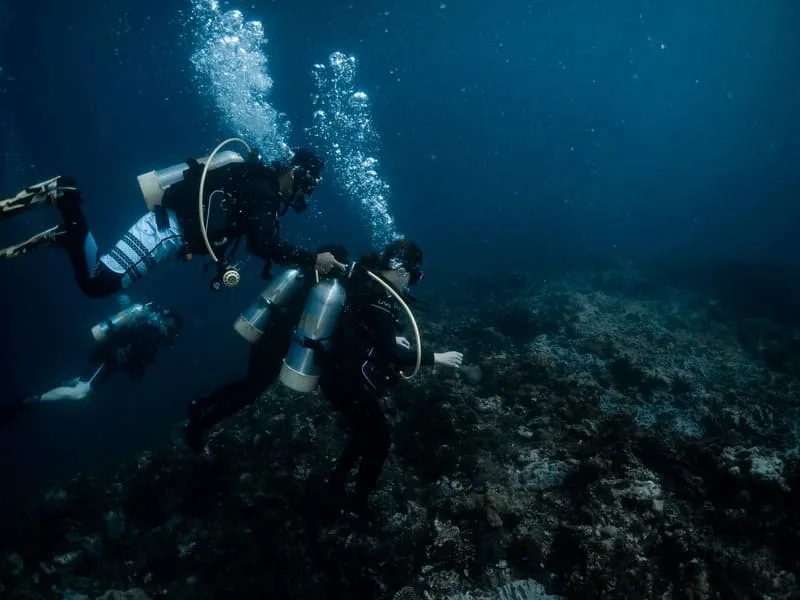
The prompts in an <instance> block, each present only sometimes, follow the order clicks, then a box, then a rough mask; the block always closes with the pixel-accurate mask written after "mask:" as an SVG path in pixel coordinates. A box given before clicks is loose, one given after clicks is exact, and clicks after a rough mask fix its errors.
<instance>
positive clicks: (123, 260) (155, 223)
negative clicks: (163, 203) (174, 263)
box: [99, 210, 184, 289]
mask: <svg viewBox="0 0 800 600" xmlns="http://www.w3.org/2000/svg"><path fill="white" fill-rule="evenodd" d="M162 217H163V219H162ZM183 249H184V242H183V233H182V230H181V227H180V224H179V223H178V218H177V216H176V215H175V213H174V212H173V211H171V210H166V211H164V213H163V215H157V214H156V213H155V212H148V213H146V214H145V215H144V216H142V217H141V218H140V219H139V220H138V221H136V223H134V224H133V225H132V226H131V227H130V229H128V231H127V232H126V233H125V234H124V235H123V236H122V238H121V239H120V240H119V241H118V242H117V243H116V244H115V245H114V247H113V248H111V250H109V251H108V252H107V253H105V254H103V255H102V256H101V257H100V258H99V264H100V265H102V267H101V268H105V269H106V270H108V271H109V272H111V273H113V274H114V275H116V276H117V277H118V278H119V279H120V289H123V288H127V287H129V286H130V285H132V284H133V283H134V282H136V281H138V280H139V279H142V278H143V277H144V276H145V275H147V274H148V273H149V272H150V271H151V270H152V269H153V268H154V267H155V266H156V265H159V264H161V263H164V262H167V261H169V260H172V259H174V258H176V257H177V256H179V255H181V254H183Z"/></svg>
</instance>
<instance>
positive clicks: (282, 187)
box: [0, 148, 343, 298]
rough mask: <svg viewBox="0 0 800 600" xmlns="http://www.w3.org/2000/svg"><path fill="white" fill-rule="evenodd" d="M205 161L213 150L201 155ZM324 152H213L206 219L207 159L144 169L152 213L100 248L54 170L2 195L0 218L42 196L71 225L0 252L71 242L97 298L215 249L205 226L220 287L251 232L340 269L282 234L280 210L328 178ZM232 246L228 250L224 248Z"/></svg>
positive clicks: (270, 244)
mask: <svg viewBox="0 0 800 600" xmlns="http://www.w3.org/2000/svg"><path fill="white" fill-rule="evenodd" d="M201 160H205V159H201ZM322 168H323V161H322V160H321V159H320V158H319V157H317V156H316V155H315V154H314V153H313V152H311V151H310V150H307V149H304V148H295V149H293V155H292V158H290V159H289V160H286V161H273V162H272V163H270V164H265V163H264V162H263V161H262V160H261V157H260V156H259V155H258V154H257V153H255V152H251V153H250V155H249V156H248V157H247V158H246V159H243V158H242V157H241V156H239V155H238V154H237V153H235V152H224V153H221V154H219V155H217V156H216V157H215V159H214V160H213V161H212V164H211V166H210V167H209V169H208V171H207V175H206V180H205V183H204V187H203V189H204V199H203V202H204V204H203V205H204V207H205V209H206V216H205V219H204V221H205V227H204V226H203V223H201V222H200V218H199V212H198V200H199V198H198V196H199V191H200V180H201V177H202V173H203V165H202V164H201V163H200V162H198V161H197V160H195V159H189V160H187V161H186V163H185V164H181V165H176V166H175V167H172V168H169V169H165V170H163V171H161V172H156V171H153V172H151V173H145V174H143V175H140V176H139V184H140V187H141V189H142V194H143V196H144V198H145V202H146V204H147V205H148V207H149V208H150V212H148V213H147V214H146V215H144V216H143V217H142V218H141V219H139V220H138V221H137V222H136V223H135V224H134V225H133V226H132V227H131V228H130V229H129V230H128V232H127V233H126V234H125V235H123V236H122V239H120V241H119V242H117V244H116V245H115V246H114V247H113V248H112V249H111V250H109V251H108V252H107V253H106V254H103V255H102V256H101V255H100V254H99V252H98V248H97V244H96V243H95V241H94V237H93V236H92V234H91V232H90V231H89V226H88V225H87V223H86V218H85V217H84V215H83V211H82V210H81V194H80V190H79V189H78V187H77V184H76V182H75V181H74V180H73V179H72V178H71V177H54V178H53V179H50V180H48V181H45V182H42V183H40V184H37V185H34V186H32V187H30V188H27V189H25V190H23V191H21V192H20V193H19V194H17V196H15V197H14V198H9V199H6V200H0V219H5V218H10V217H13V216H15V215H17V214H21V213H23V212H25V211H26V210H28V209H29V208H32V207H34V206H37V205H41V204H51V205H55V206H56V207H58V209H59V211H60V213H61V216H62V220H63V226H57V227H53V228H50V229H48V230H46V231H43V232H41V233H40V234H37V235H36V236H34V237H33V238H31V239H29V240H28V241H26V242H23V243H22V244H18V245H16V246H11V247H9V248H6V249H3V250H0V258H13V257H16V256H21V255H23V254H25V253H26V252H28V251H29V250H31V249H33V248H35V247H39V246H42V245H56V246H61V247H63V248H65V249H66V250H67V253H68V255H69V257H70V261H71V263H72V266H73V269H74V272H75V278H76V280H77V282H78V286H79V287H80V288H81V290H82V291H83V292H84V293H85V294H86V295H87V296H90V297H93V298H102V297H105V296H109V295H112V294H114V293H117V292H119V291H120V290H122V289H125V288H127V287H129V286H130V285H132V284H133V283H134V282H136V281H137V280H139V279H141V278H143V277H144V276H145V275H146V274H147V273H148V272H149V271H150V270H152V268H153V267H155V266H156V265H158V264H160V263H163V262H165V261H168V260H171V259H175V258H179V257H183V258H185V259H190V258H191V257H192V255H194V254H200V255H204V254H209V252H208V248H207V246H206V242H205V239H204V238H203V231H204V230H205V231H206V233H207V238H208V242H209V245H210V246H211V247H212V249H213V252H214V255H215V256H218V257H222V259H221V260H220V261H219V262H217V263H216V264H217V271H218V272H217V276H216V278H215V280H214V284H213V285H214V289H219V288H220V287H221V285H222V284H224V285H236V284H237V283H238V277H239V274H238V271H237V270H236V269H233V271H232V273H233V274H232V275H230V277H226V275H225V273H226V272H231V271H230V269H229V267H231V266H235V264H234V263H233V262H232V261H233V255H234V254H235V252H236V250H237V248H238V245H239V242H240V241H241V239H242V238H243V237H246V238H247V250H248V251H249V252H250V253H251V254H253V255H255V256H257V257H258V258H260V259H263V260H264V261H266V262H267V264H266V266H265V272H268V271H269V267H270V265H271V263H273V262H276V263H280V264H296V265H302V266H306V265H307V266H314V265H316V267H317V269H318V270H319V271H320V272H321V273H328V272H329V271H330V270H332V269H334V268H337V267H338V268H342V267H343V265H341V264H337V262H336V261H335V260H334V258H333V256H332V255H330V254H325V253H323V254H318V255H316V256H314V255H312V254H311V253H309V252H306V251H304V250H301V249H299V248H296V247H294V246H292V245H290V244H288V243H286V242H285V241H282V240H281V239H280V238H279V233H280V231H279V226H280V219H281V217H283V216H284V215H285V214H286V212H287V211H288V210H289V208H292V209H294V211H295V212H298V213H299V212H303V211H304V210H305V209H306V198H307V196H310V195H311V194H312V192H313V191H314V189H315V188H316V187H317V185H318V184H319V181H320V173H321V171H322ZM226 253H227V254H228V256H226Z"/></svg>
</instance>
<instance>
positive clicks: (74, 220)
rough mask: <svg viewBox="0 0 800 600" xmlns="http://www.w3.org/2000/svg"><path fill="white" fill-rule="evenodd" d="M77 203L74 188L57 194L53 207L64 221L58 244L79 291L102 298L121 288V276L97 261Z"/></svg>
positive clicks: (92, 238) (90, 233)
mask: <svg viewBox="0 0 800 600" xmlns="http://www.w3.org/2000/svg"><path fill="white" fill-rule="evenodd" d="M80 205H81V195H80V191H79V190H78V189H77V187H71V188H68V189H66V190H65V191H63V192H62V193H61V195H60V196H59V198H58V201H57V206H58V209H59V212H61V218H62V219H63V221H64V229H63V233H62V234H61V236H60V238H59V245H60V246H62V247H63V248H64V249H65V250H66V251H67V254H68V255H69V260H70V262H71V263H72V269H73V271H74V273H75V280H76V281H77V283H78V287H80V288H81V291H82V292H83V293H84V294H86V295H87V296H89V297H90V298H104V297H106V296H110V295H112V294H115V293H116V292H118V291H120V290H121V289H122V288H123V275H122V274H120V273H115V272H114V271H112V270H111V269H109V268H108V267H107V266H106V265H105V264H103V263H102V262H100V253H99V251H98V249H97V243H96V242H95V241H94V236H93V235H92V232H91V231H89V225H88V224H87V222H86V217H85V216H84V214H83V210H81V206H80Z"/></svg>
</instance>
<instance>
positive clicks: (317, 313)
mask: <svg viewBox="0 0 800 600" xmlns="http://www.w3.org/2000/svg"><path fill="white" fill-rule="evenodd" d="M346 299H347V294H346V292H345V289H344V286H343V285H342V284H341V283H339V282H338V281H337V280H336V279H329V280H326V281H320V282H319V283H317V284H316V285H315V286H314V287H313V288H312V289H311V292H310V293H309V295H308V300H306V305H305V308H304V310H303V316H302V317H301V318H300V322H299V323H298V324H297V327H296V329H295V335H294V340H293V341H292V345H291V346H290V347H289V352H288V353H287V354H286V358H284V359H283V365H282V366H281V373H280V380H281V383H283V385H285V386H286V387H288V388H290V389H292V390H295V391H296V392H311V391H313V390H314V388H316V387H317V382H318V381H319V375H320V370H319V365H318V364H317V361H316V356H315V351H316V350H317V349H319V348H325V347H326V346H327V345H328V343H329V340H330V337H331V335H333V332H334V330H335V329H336V324H337V323H338V321H339V315H341V313H342V309H343V308H344V303H345V300H346Z"/></svg>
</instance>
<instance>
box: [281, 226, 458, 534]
mask: <svg viewBox="0 0 800 600" xmlns="http://www.w3.org/2000/svg"><path fill="white" fill-rule="evenodd" d="M359 264H360V265H361V266H363V267H365V268H366V269H369V270H370V271H371V272H372V274H373V275H374V276H377V277H379V278H380V279H381V280H382V284H381V282H377V281H375V277H374V276H372V277H366V276H360V275H358V272H357V271H356V272H355V275H354V276H353V277H352V278H351V280H350V281H349V282H347V284H346V288H347V299H346V302H345V304H344V307H343V310H342V313H341V317H340V319H339V323H338V325H337V326H336V330H335V332H334V333H333V335H332V337H331V341H330V347H329V348H327V349H326V350H324V351H323V352H321V353H320V356H321V359H320V361H319V362H320V377H319V388H320V390H321V391H322V393H323V394H324V395H325V397H326V398H327V399H328V401H329V402H330V403H331V405H332V407H333V408H334V409H335V410H336V411H338V412H340V413H342V414H343V415H344V416H345V417H346V418H347V420H348V421H349V424H350V428H351V434H350V439H349V440H348V442H347V444H346V446H345V447H344V450H343V451H342V453H341V455H340V457H339V461H338V463H337V465H336V468H335V469H334V470H333V472H332V473H331V474H330V476H329V477H328V479H327V486H328V491H329V492H330V493H331V494H332V500H333V501H334V505H335V506H336V507H339V508H337V510H342V509H343V512H345V513H346V514H347V515H348V516H349V517H351V518H354V519H356V520H358V521H361V522H366V521H368V520H369V519H368V499H369V495H370V493H371V492H372V491H373V490H374V489H375V488H376V486H377V482H378V477H379V476H380V473H381V470H382V469H383V464H384V462H385V460H386V458H387V456H388V454H389V447H390V445H391V439H390V436H389V425H388V423H387V421H386V416H385V415H384V412H383V409H382V407H381V403H380V397H381V396H382V395H384V394H385V393H386V392H388V391H389V390H390V389H391V388H392V387H393V386H394V385H395V384H396V383H397V381H398V380H399V376H400V373H399V372H402V370H403V369H407V368H409V367H412V368H413V367H414V364H415V362H416V363H417V368H419V365H420V364H421V365H444V366H448V367H454V368H459V367H460V366H461V364H462V360H463V354H462V353H461V352H453V351H448V352H441V353H440V352H433V351H431V350H430V349H426V348H420V349H418V350H417V351H415V350H413V349H411V347H410V344H409V343H408V340H406V339H405V338H403V337H397V335H396V333H398V332H399V325H398V323H399V322H398V313H399V309H400V306H398V300H396V299H395V297H393V296H394V294H391V293H389V290H387V289H386V284H388V286H390V287H391V289H392V290H394V291H395V292H397V293H398V294H399V295H400V296H401V297H406V298H409V296H407V292H408V288H409V286H413V285H416V284H417V283H419V282H420V281H421V280H422V278H423V272H422V270H421V265H422V251H421V250H420V249H419V247H418V246H417V245H416V244H414V243H413V242H411V241H408V240H397V241H394V242H392V243H390V244H389V245H388V246H387V247H386V249H385V250H384V251H383V254H382V255H381V256H380V257H378V256H377V255H376V254H374V253H373V254H369V255H366V256H364V257H362V258H361V260H360V261H359ZM415 328H416V325H415ZM417 352H419V353H420V354H418V353H417ZM282 381H284V380H283V373H282ZM359 460H360V464H359V466H358V473H357V475H356V482H355V490H354V492H355V493H354V495H353V496H352V498H350V499H349V500H347V499H346V494H345V484H346V482H347V478H348V476H349V474H350V472H351V471H352V470H353V468H354V467H355V466H356V463H358V462H359Z"/></svg>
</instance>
